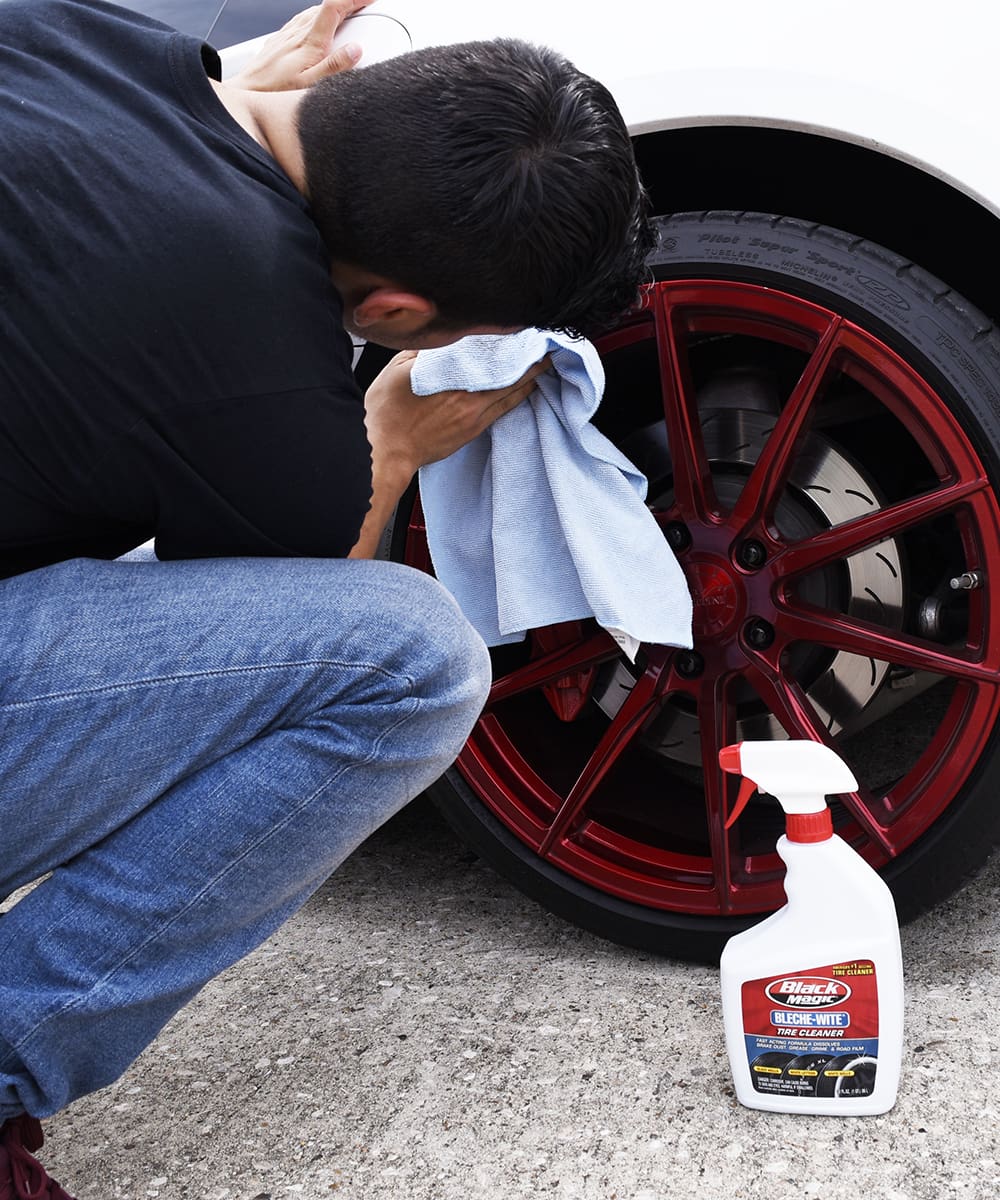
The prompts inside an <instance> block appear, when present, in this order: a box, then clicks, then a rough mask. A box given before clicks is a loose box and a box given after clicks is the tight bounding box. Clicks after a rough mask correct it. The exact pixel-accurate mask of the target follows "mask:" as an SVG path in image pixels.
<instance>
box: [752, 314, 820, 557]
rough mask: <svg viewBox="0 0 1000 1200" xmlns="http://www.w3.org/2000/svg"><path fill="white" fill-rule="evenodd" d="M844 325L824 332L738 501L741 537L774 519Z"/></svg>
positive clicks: (757, 530) (760, 530)
mask: <svg viewBox="0 0 1000 1200" xmlns="http://www.w3.org/2000/svg"><path fill="white" fill-rule="evenodd" d="M842 325H843V320H842V318H840V317H835V318H834V319H833V320H832V321H830V323H829V325H828V326H827V328H826V330H825V331H824V332H823V334H822V336H821V337H820V339H819V342H818V343H817V346H816V349H815V351H814V352H813V353H812V354H811V355H810V357H809V361H808V362H807V363H806V365H805V369H804V370H803V372H802V374H801V376H800V377H799V381H798V383H797V384H796V385H795V387H794V388H793V390H792V394H791V395H790V396H789V398H788V401H787V403H786V404H785V406H784V408H783V409H782V410H781V414H780V415H779V417H778V419H777V421H776V422H775V425H774V429H773V430H772V432H771V434H770V436H769V437H768V439H767V441H766V443H765V444H764V448H763V450H762V451H761V454H760V457H759V458H758V459H757V462H756V463H755V464H754V467H753V470H752V471H751V472H750V476H749V478H748V479H747V481H746V484H745V485H744V487H743V490H742V492H741V493H740V496H739V499H738V500H737V501H736V504H735V506H734V508H733V513H732V517H731V524H732V525H733V526H734V527H735V528H737V529H739V530H740V536H741V537H746V536H748V535H751V534H753V533H755V532H756V533H758V534H760V533H763V532H764V530H763V529H760V528H759V526H761V525H762V524H763V523H766V522H768V521H769V520H770V519H771V518H772V517H773V515H774V510H775V509H776V508H777V506H778V501H779V499H780V497H781V494H782V492H783V491H784V489H785V486H786V484H787V482H788V476H789V474H790V473H791V470H792V467H793V465H794V462H795V454H796V451H797V448H798V445H799V442H800V440H801V438H802V435H803V433H804V431H805V427H806V423H807V421H808V419H809V416H810V413H811V411H812V407H813V405H814V404H815V403H816V401H817V400H818V399H819V397H820V395H821V393H822V389H823V387H824V385H825V383H826V381H827V379H828V378H829V375H830V368H831V366H832V364H833V361H834V358H835V356H836V354H837V352H838V350H839V349H840V344H841V341H840V333H841V326H842Z"/></svg>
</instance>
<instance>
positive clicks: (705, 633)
mask: <svg viewBox="0 0 1000 1200" xmlns="http://www.w3.org/2000/svg"><path fill="white" fill-rule="evenodd" d="M684 576H685V578H686V579H687V584H688V588H689V589H690V591H691V600H692V603H693V606H694V614H693V621H692V625H693V629H694V636H695V638H711V637H719V636H720V635H721V634H723V633H725V632H726V630H727V629H730V628H731V627H732V626H733V625H734V624H735V623H736V622H737V621H738V619H739V617H740V615H741V613H742V610H743V608H744V598H743V589H742V588H741V587H739V586H738V585H737V583H736V582H735V580H734V579H733V576H732V574H731V573H730V571H729V568H728V564H726V563H724V562H723V560H721V559H718V558H702V559H694V560H693V561H691V560H689V561H688V562H686V563H685V564H684Z"/></svg>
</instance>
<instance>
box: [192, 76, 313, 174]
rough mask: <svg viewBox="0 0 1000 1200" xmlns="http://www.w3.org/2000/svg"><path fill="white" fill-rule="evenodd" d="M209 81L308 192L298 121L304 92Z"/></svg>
mask: <svg viewBox="0 0 1000 1200" xmlns="http://www.w3.org/2000/svg"><path fill="white" fill-rule="evenodd" d="M210 82H211V84H212V87H213V88H214V89H215V94H216V95H217V96H218V98H219V102H220V103H221V104H222V106H223V107H224V108H225V109H226V111H227V112H228V113H229V115H230V116H231V117H232V118H233V120H234V121H235V122H236V123H237V124H238V125H241V126H242V127H243V128H244V129H245V130H246V131H247V133H248V134H249V135H250V136H251V137H252V138H253V139H254V141H255V142H259V143H260V145H261V146H263V147H264V149H265V150H266V151H267V152H268V154H270V155H271V157H272V158H274V159H275V161H276V162H277V163H278V166H279V167H281V168H282V170H283V171H284V172H285V174H286V175H287V176H288V178H289V179H291V181H292V183H294V184H295V186H296V187H297V188H298V189H299V191H300V192H301V193H302V194H303V195H306V172H305V166H304V164H303V161H302V147H301V145H300V143H299V135H298V130H297V129H296V121H295V118H296V114H297V112H298V108H299V104H300V103H301V101H302V97H303V96H304V95H305V92H250V91H244V90H243V89H242V88H235V87H232V86H231V85H229V84H226V83H218V82H217V81H216V80H214V79H213V80H211V81H210Z"/></svg>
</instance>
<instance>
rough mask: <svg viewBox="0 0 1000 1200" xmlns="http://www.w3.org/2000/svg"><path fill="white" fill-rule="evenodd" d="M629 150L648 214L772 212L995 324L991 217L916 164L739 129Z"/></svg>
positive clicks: (696, 129)
mask: <svg viewBox="0 0 1000 1200" xmlns="http://www.w3.org/2000/svg"><path fill="white" fill-rule="evenodd" d="M633 144H634V146H635V152H636V158H637V161H638V163H639V168H640V171H641V172H642V176H643V179H644V181H645V184H646V187H647V189H648V190H649V193H650V197H651V200H652V208H653V212H655V213H658V214H659V213H671V212H697V211H704V210H711V209H715V210H718V209H727V210H742V211H753V212H773V213H781V214H783V215H788V216H795V217H799V218H802V219H804V220H807V221H815V222H816V223H818V224H822V225H828V226H833V227H834V228H837V229H843V230H846V231H848V232H850V233H853V234H857V235H858V236H859V237H864V238H866V239H868V240H870V241H873V242H875V243H877V244H879V245H882V246H886V247H888V248H889V249H891V250H894V251H896V253H898V254H900V255H902V256H903V257H904V258H907V259H909V260H910V261H912V262H916V263H919V264H920V265H921V266H922V267H924V268H925V269H926V270H928V271H930V272H931V273H932V274H934V275H936V276H938V277H939V278H940V279H943V280H945V281H946V282H947V283H948V284H949V285H950V286H951V287H953V288H954V289H955V290H956V291H958V292H961V293H962V294H963V295H964V296H965V297H966V298H967V299H969V300H971V301H973V303H975V304H976V305H978V307H979V308H981V309H982V310H983V311H984V312H985V313H987V314H988V315H989V316H990V317H992V318H993V319H994V320H996V319H997V318H998V317H1000V282H998V279H997V275H996V271H995V269H994V268H993V266H992V262H993V260H994V259H995V256H996V253H997V251H998V250H1000V218H998V217H997V216H996V215H995V214H993V213H991V212H990V211H989V210H988V209H987V208H985V207H984V206H983V205H982V204H980V203H978V202H977V201H976V200H974V199H973V198H971V197H970V196H967V195H965V194H964V193H963V192H961V191H960V190H959V189H958V188H957V187H955V186H954V185H952V184H950V183H947V182H945V181H944V180H942V179H939V178H937V177H935V176H933V175H931V174H929V173H928V172H926V171H924V170H921V169H920V168H919V167H917V166H914V165H912V164H910V163H907V162H904V161H902V160H900V159H898V158H895V157H892V156H890V155H888V154H885V153H880V152H878V151H876V150H872V149H869V148H868V147H865V146H860V145H856V144H854V143H851V142H848V141H842V140H839V139H837V138H834V137H830V136H826V135H822V134H816V133H808V132H803V131H798V130H788V129H776V128H767V127H760V126H749V125H726V124H718V125H698V126H687V127H680V128H671V129H661V130H657V131H654V132H646V133H641V134H638V135H637V136H636V137H635V138H634V139H633Z"/></svg>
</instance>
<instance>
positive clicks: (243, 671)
mask: <svg viewBox="0 0 1000 1200" xmlns="http://www.w3.org/2000/svg"><path fill="white" fill-rule="evenodd" d="M289 667H348V668H350V669H352V670H356V669H358V668H363V669H364V670H366V671H371V672H373V673H376V674H379V675H383V676H385V678H387V679H404V680H405V681H406V683H407V686H408V687H409V688H411V689H412V687H413V680H412V678H411V677H410V676H409V675H396V674H394V673H393V672H392V671H387V670H386V669H385V667H383V666H380V665H379V664H378V663H368V662H352V661H347V660H342V659H336V658H305V659H302V660H291V661H289V662H276V663H255V664H253V665H252V666H246V667H218V668H216V669H214V670H211V671H184V672H182V673H180V674H176V675H150V676H148V677H146V678H143V679H133V680H130V681H129V682H128V683H108V684H104V685H102V686H101V687H94V688H77V689H74V690H73V691H66V692H47V693H46V694H45V695H44V696H33V697H32V698H31V699H30V700H10V701H7V702H6V703H2V702H0V712H5V711H12V710H14V709H22V708H32V707H34V706H35V705H38V704H48V703H50V702H52V701H57V700H76V699H80V698H81V697H85V696H108V695H113V694H114V693H115V692H130V691H134V690H136V689H137V688H145V687H156V686H160V685H162V684H176V683H184V682H188V681H191V680H197V679H216V678H220V677H222V676H225V675H252V674H255V673H257V672H260V671H283V670H286V669H287V668H289Z"/></svg>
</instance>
